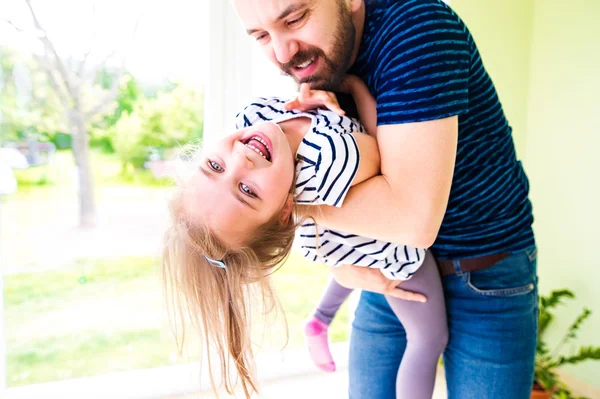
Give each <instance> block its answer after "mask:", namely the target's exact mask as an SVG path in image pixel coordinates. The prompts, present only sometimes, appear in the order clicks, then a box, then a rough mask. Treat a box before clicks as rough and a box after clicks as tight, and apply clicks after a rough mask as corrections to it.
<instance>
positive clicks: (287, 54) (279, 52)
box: [271, 36, 298, 64]
mask: <svg viewBox="0 0 600 399" xmlns="http://www.w3.org/2000/svg"><path fill="white" fill-rule="evenodd" d="M271 40H272V43H273V53H274V54H275V59H277V61H278V62H279V63H281V64H287V63H288V62H290V61H291V60H292V59H293V58H294V56H295V55H296V53H297V52H298V42H297V41H295V40H293V39H291V38H288V37H285V36H281V37H275V36H274V37H272V39H271Z"/></svg>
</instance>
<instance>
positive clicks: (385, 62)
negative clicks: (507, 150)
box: [376, 0, 470, 125]
mask: <svg viewBox="0 0 600 399" xmlns="http://www.w3.org/2000/svg"><path fill="white" fill-rule="evenodd" d="M388 12H389V14H390V16H389V18H388V20H387V22H389V23H388V24H384V25H383V26H382V27H381V29H382V32H381V34H380V35H379V40H380V41H381V42H380V47H379V52H378V57H377V58H379V59H378V60H377V63H378V65H379V66H380V68H381V69H380V73H379V77H378V79H377V83H376V86H377V90H376V92H377V93H376V94H377V95H376V99H377V123H378V124H379V125H387V124H400V123H411V122H421V121H427V120H435V119H442V118H446V117H449V116H454V115H459V114H462V113H464V112H466V111H467V107H468V77H469V60H470V53H469V42H468V33H467V32H466V31H465V29H464V28H463V26H462V25H461V24H460V22H459V19H458V17H457V16H456V15H455V14H454V13H453V12H452V10H450V9H449V8H448V7H447V6H445V5H444V4H443V3H441V2H426V3H423V2H420V1H415V0H413V1H407V2H397V4H395V5H394V6H392V7H390V10H389V11H388ZM398 21H400V22H399V23H398ZM392 22H394V23H392Z"/></svg>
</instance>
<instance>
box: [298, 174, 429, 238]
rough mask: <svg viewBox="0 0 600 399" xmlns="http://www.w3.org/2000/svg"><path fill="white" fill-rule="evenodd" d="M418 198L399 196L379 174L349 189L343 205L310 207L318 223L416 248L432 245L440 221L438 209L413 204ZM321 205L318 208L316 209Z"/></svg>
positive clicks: (411, 195)
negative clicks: (435, 214) (438, 219)
mask: <svg viewBox="0 0 600 399" xmlns="http://www.w3.org/2000/svg"><path fill="white" fill-rule="evenodd" d="M418 201H419V199H418V198H417V197H416V196H415V193H411V192H410V190H406V191H405V192H404V193H403V194H402V195H397V194H395V193H394V190H392V188H391V186H390V184H389V183H388V181H387V180H386V178H385V177H383V176H376V177H373V178H371V179H368V180H366V181H365V182H363V183H361V184H358V185H356V186H354V187H353V188H351V189H350V191H349V192H348V195H347V196H346V199H345V200H344V205H343V206H342V207H341V208H335V207H330V206H325V205H323V206H318V207H313V206H310V207H307V211H308V212H309V213H310V214H311V215H312V216H314V218H315V220H316V221H317V223H319V224H322V225H324V226H327V227H331V228H335V229H338V230H341V231H345V232H352V233H354V234H358V235H362V236H365V237H371V238H376V239H379V240H382V241H389V242H394V243H398V244H405V245H410V246H413V247H417V248H428V247H430V246H431V245H432V244H433V241H434V240H435V237H436V236H437V232H438V230H439V227H440V226H439V224H437V225H433V224H431V223H425V222H424V221H429V220H435V219H436V217H435V216H434V215H433V213H434V212H435V211H436V210H435V209H426V208H424V207H422V206H418V207H415V206H413V204H414V203H415V202H418ZM315 208H318V209H315Z"/></svg>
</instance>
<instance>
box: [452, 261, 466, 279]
mask: <svg viewBox="0 0 600 399" xmlns="http://www.w3.org/2000/svg"><path fill="white" fill-rule="evenodd" d="M452 264H453V265H454V271H455V272H456V275H457V276H459V277H460V276H462V275H463V271H462V267H460V260H453V261H452Z"/></svg>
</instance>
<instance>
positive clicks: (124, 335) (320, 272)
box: [5, 255, 348, 386]
mask: <svg viewBox="0 0 600 399" xmlns="http://www.w3.org/2000/svg"><path fill="white" fill-rule="evenodd" d="M158 266H159V260H158V259H156V258H153V257H139V258H136V257H130V258H119V259H113V260H97V259H84V260H80V261H78V262H77V263H76V264H74V265H71V266H69V267H66V268H65V269H62V270H57V271H47V272H39V273H29V274H21V275H8V276H5V307H6V315H5V316H6V338H7V351H8V354H7V369H8V384H9V386H19V385H25V384H33V383H41V382H47V381H53V380H60V379H67V378H76V377H83V376H89V375H96V374H103V373H108V372H115V371H127V370H133V369H139V368H146V367H157V366H165V365H169V364H173V363H181V362H185V361H189V360H196V359H197V358H198V351H197V350H194V349H195V348H197V346H196V343H195V342H193V341H192V342H191V344H190V345H189V347H188V349H187V350H186V352H185V353H184V357H183V358H179V357H177V355H176V348H175V345H174V342H173V338H172V335H171V333H170V330H169V328H168V326H167V322H166V320H165V317H164V314H163V311H164V308H163V297H162V291H161V285H160V281H159V278H158V275H159V273H158ZM327 277H328V270H327V268H326V267H325V266H321V265H316V264H313V263H310V262H308V261H306V260H304V259H303V258H301V257H299V256H296V255H294V256H292V257H291V258H290V260H289V261H288V262H287V263H286V264H285V265H284V266H283V267H282V268H281V269H280V270H279V271H278V272H277V273H276V274H275V275H274V282H273V283H274V285H275V287H276V289H277V291H278V296H279V298H280V300H281V303H282V306H283V309H284V311H285V316H286V317H287V323H288V331H289V343H288V345H287V347H288V348H299V347H302V346H303V337H302V321H303V320H304V318H305V317H306V316H308V315H309V314H310V312H311V310H312V308H313V306H314V305H315V303H316V301H317V300H318V298H319V297H320V294H321V290H322V289H323V287H324V285H325V283H326V281H327ZM269 320H270V322H269V323H268V324H267V325H266V328H265V329H264V331H262V330H261V331H262V332H263V334H258V335H257V337H256V339H255V342H256V343H257V344H258V346H259V347H260V348H263V350H270V349H281V347H282V345H283V343H284V341H285V339H284V338H285V331H286V329H285V326H284V323H283V318H282V317H278V318H277V319H276V320H275V321H273V320H272V319H269ZM347 320H348V315H347V310H346V309H345V308H343V310H342V311H341V312H340V315H339V317H338V318H337V319H336V321H335V322H334V323H333V325H332V331H331V332H332V337H333V340H334V341H343V340H346V339H347V335H346V333H347V330H348V324H347Z"/></svg>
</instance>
